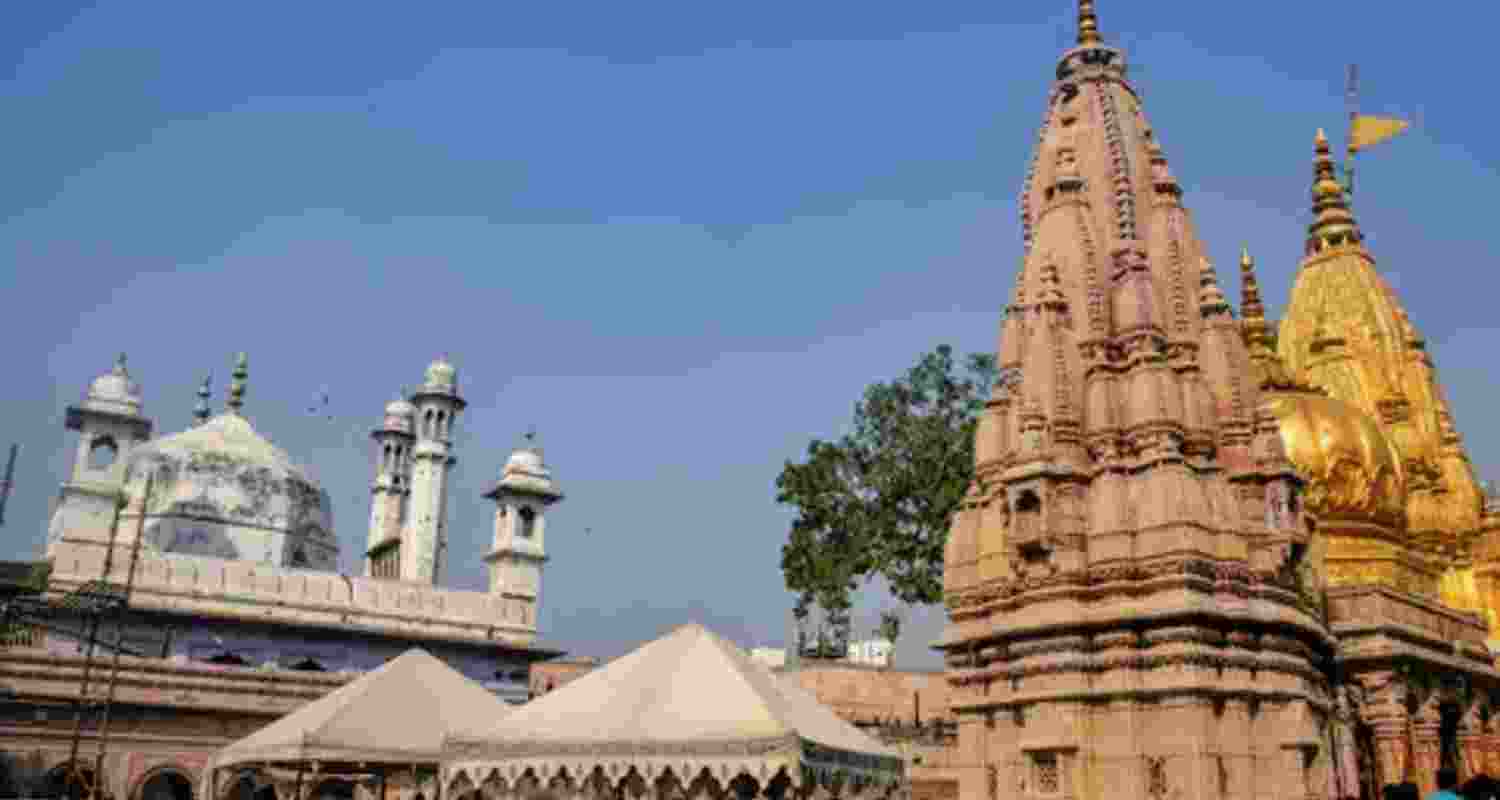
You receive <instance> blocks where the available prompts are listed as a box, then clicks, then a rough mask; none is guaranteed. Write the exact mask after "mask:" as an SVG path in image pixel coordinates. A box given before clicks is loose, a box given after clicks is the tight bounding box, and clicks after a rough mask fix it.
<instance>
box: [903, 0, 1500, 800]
mask: <svg viewBox="0 0 1500 800" xmlns="http://www.w3.org/2000/svg"><path fill="white" fill-rule="evenodd" d="M1127 74H1128V73H1127V63H1126V55H1125V53H1124V52H1123V51H1122V50H1120V49H1119V48H1116V47H1112V46H1110V45H1108V44H1106V43H1105V41H1104V39H1103V38H1102V37H1101V35H1100V33H1099V28H1098V19H1097V16H1096V13H1095V8H1094V3H1093V2H1092V0H1080V2H1079V3H1078V36H1077V44H1076V46H1074V47H1072V48H1071V49H1069V50H1067V51H1066V52H1065V53H1063V55H1062V57H1061V59H1060V61H1059V63H1058V65H1057V69H1056V80H1055V82H1054V83H1053V85H1052V88H1051V90H1050V92H1049V93H1048V96H1047V104H1046V114H1045V116H1044V121H1043V123H1042V130H1041V132H1040V134H1039V137H1038V145H1037V147H1036V150H1035V153H1034V155H1033V157H1032V161H1031V164H1030V167H1029V168H1028V170H1027V172H1026V178H1025V181H1024V185H1023V187H1022V191H1021V197H1020V212H1021V225H1022V234H1023V237H1022V238H1023V248H1024V253H1023V257H1022V259H1021V266H1020V269H1019V272H1018V274H1017V276H1016V279H1015V288H1014V294H1013V297H1012V300H1011V302H1010V305H1009V306H1008V307H1007V308H1006V309H1005V316H1004V321H1003V323H1002V325H1001V333H1000V347H999V361H1000V367H1001V369H1002V376H1003V377H1002V378H1001V380H1000V382H999V383H998V384H997V386H996V391H995V392H994V395H993V397H992V398H991V400H990V401H989V402H988V404H987V406H986V408H985V410H984V413H983V416H982V418H981V421H980V423H979V426H978V429H977V432H976V442H975V465H976V478H975V480H974V482H973V484H972V486H971V489H970V491H969V492H968V495H967V497H966V498H965V501H964V503H963V506H962V509H961V511H960V512H959V514H958V515H957V516H956V518H955V520H954V523H953V525H952V528H951V531H950V535H949V538H948V542H947V549H946V551H945V575H944V580H945V602H946V604H947V608H948V614H949V622H948V626H947V629H946V632H945V635H944V638H943V641H942V642H941V645H940V646H941V648H942V649H943V650H944V652H945V657H946V660H947V678H948V682H949V685H950V698H951V704H952V711H953V713H954V715H955V716H956V718H957V721H958V737H957V744H956V747H954V748H953V749H952V750H950V751H948V752H946V753H945V757H944V759H943V763H942V764H941V765H939V764H936V763H933V764H931V765H930V766H931V767H932V769H931V771H930V772H929V774H927V775H925V776H917V775H915V774H914V777H918V778H920V780H919V781H918V782H925V783H926V784H927V785H928V787H929V788H931V787H940V786H941V784H942V781H943V780H948V781H951V786H950V787H949V789H948V790H947V791H939V790H937V789H933V790H932V791H931V792H929V793H926V794H923V793H922V792H919V794H920V795H921V796H956V797H961V798H965V799H966V800H967V799H968V798H984V797H988V798H995V797H1018V798H1019V797H1024V798H1064V797H1066V798H1075V799H1076V800H1091V799H1092V798H1101V797H1140V798H1147V797H1149V798H1208V797H1214V798H1220V797H1229V798H1252V797H1273V796H1274V797H1309V798H1314V797H1315V798H1325V797H1327V798H1347V797H1378V796H1379V795H1380V789H1381V787H1383V786H1385V785H1388V784H1393V783H1401V782H1405V781H1411V782H1415V783H1417V784H1419V785H1420V786H1421V787H1422V789H1423V790H1424V791H1427V790H1431V789H1432V788H1433V786H1434V778H1435V773H1436V771H1437V769H1438V767H1439V766H1440V765H1441V766H1449V767H1453V768H1455V769H1457V770H1458V771H1459V773H1460V776H1461V778H1463V777H1467V776H1469V775H1473V774H1476V773H1478V772H1481V771H1483V772H1486V773H1488V774H1490V775H1495V774H1500V731H1497V729H1496V724H1497V721H1496V720H1495V716H1496V715H1495V713H1494V712H1495V710H1496V709H1497V708H1500V672H1497V671H1496V668H1495V657H1494V646H1495V644H1497V641H1496V640H1497V638H1500V636H1497V627H1496V625H1497V620H1496V611H1497V609H1500V503H1497V502H1496V499H1495V498H1494V497H1491V496H1487V494H1486V492H1485V491H1483V490H1482V489H1481V488H1480V485H1479V483H1478V482H1477V481H1476V479H1475V476H1474V470H1473V468H1472V466H1471V464H1470V462H1469V459H1468V456H1467V455H1466V453H1465V450H1464V446H1463V442H1462V439H1461V438H1460V436H1459V434H1458V430H1457V427H1456V425H1455V422H1454V420H1453V418H1452V415H1451V413H1450V412H1449V410H1448V406H1447V403H1446V400H1445V399H1444V397H1443V392H1442V389H1441V385H1440V383H1439V382H1438V377H1437V373H1436V370H1435V367H1434V364H1433V361H1432V358H1431V356H1430V355H1429V353H1428V352H1427V349H1426V344H1425V341H1424V340H1423V338H1422V336H1421V334H1420V333H1418V332H1417V328H1416V325H1415V323H1414V322H1413V321H1412V320H1411V319H1410V318H1409V317H1408V316H1407V314H1406V312H1405V310H1404V309H1403V307H1402V304H1401V301H1400V299H1399V298H1398V297H1397V295H1396V293H1395V291H1394V290H1393V289H1392V287H1391V286H1390V285H1389V284H1388V283H1387V282H1386V281H1385V280H1384V279H1383V278H1382V277H1381V274H1380V272H1379V270H1378V268H1377V266H1376V262H1375V258H1374V256H1373V254H1372V253H1371V251H1370V249H1369V248H1368V247H1367V245H1366V242H1365V239H1364V236H1363V234H1362V232H1361V229H1360V227H1359V225H1358V223H1357V222H1356V219H1355V216H1354V214H1353V211H1352V210H1351V207H1350V205H1349V202H1348V197H1347V194H1346V190H1345V187H1344V186H1343V185H1342V184H1341V183H1340V182H1339V180H1338V179H1337V178H1336V174H1335V173H1336V166H1335V163H1334V161H1333V158H1332V156H1331V154H1330V147H1329V143H1328V140H1327V137H1326V136H1325V135H1324V134H1323V133H1322V132H1321V131H1319V132H1318V134H1317V136H1316V137H1315V141H1314V162H1313V163H1314V169H1313V181H1312V216H1313V219H1312V222H1311V224H1310V226H1309V228H1308V229H1307V232H1306V237H1305V248H1304V255H1303V258H1302V261H1301V264H1300V267H1299V269H1298V271H1297V274H1296V279H1295V283H1294V285H1293V286H1292V288H1291V295H1290V301H1289V303H1288V304H1287V306H1286V309H1285V313H1284V316H1283V317H1282V318H1281V320H1280V321H1279V322H1277V321H1273V320H1271V319H1268V318H1267V316H1266V311H1265V306H1264V302H1263V300H1262V297H1261V291H1260V286H1259V283H1258V282H1257V280H1256V275H1255V265H1254V262H1253V260H1252V259H1251V257H1250V254H1249V253H1248V252H1245V253H1244V254H1243V255H1242V257H1241V264H1240V272H1241V281H1242V286H1243V291H1242V302H1241V305H1240V308H1239V311H1238V314H1236V313H1235V311H1234V310H1233V309H1232V307H1231V305H1230V303H1229V302H1228V301H1227V299H1226V298H1225V295H1224V292H1223V291H1222V290H1221V289H1220V288H1219V283H1218V277H1217V273H1216V271H1215V269H1214V267H1213V265H1212V264H1211V263H1210V262H1209V260H1208V258H1207V251H1206V248H1205V247H1204V245H1203V243H1202V242H1201V241H1200V239H1199V238H1198V235H1197V233H1196V231H1195V229H1194V225H1193V220H1192V217H1191V215H1190V214H1189V212H1188V210H1187V208H1186V206H1185V205H1184V203H1183V191H1182V187H1181V185H1180V184H1179V183H1178V181H1177V179H1176V178H1175V176H1174V175H1173V173H1172V170H1171V168H1170V167H1169V165H1168V160H1167V157H1166V154H1165V151H1164V149H1163V147H1162V139H1161V137H1160V136H1159V135H1158V134H1157V131H1156V130H1155V129H1154V128H1153V127H1152V125H1151V123H1150V121H1149V120H1148V118H1147V116H1146V113H1145V110H1144V108H1143V105H1142V102H1141V99H1140V95H1139V93H1138V91H1137V90H1136V88H1135V87H1134V86H1133V85H1132V84H1131V82H1130V80H1129V78H1128V77H1127ZM1351 149H1352V148H1351Z"/></svg>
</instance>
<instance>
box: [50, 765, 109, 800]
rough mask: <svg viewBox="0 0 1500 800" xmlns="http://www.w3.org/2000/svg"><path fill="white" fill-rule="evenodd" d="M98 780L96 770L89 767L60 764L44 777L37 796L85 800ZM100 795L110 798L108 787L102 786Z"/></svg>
mask: <svg viewBox="0 0 1500 800" xmlns="http://www.w3.org/2000/svg"><path fill="white" fill-rule="evenodd" d="M97 779H98V778H97V776H95V774H94V770H93V769H91V768H89V767H87V766H84V765H81V764H78V765H76V768H75V764H72V763H65V764H58V765H57V766H55V767H53V768H52V769H50V770H48V771H47V774H46V775H44V776H42V781H41V786H40V787H39V790H38V792H37V795H38V796H39V797H43V798H48V800H84V798H86V797H88V795H89V790H90V789H91V788H92V787H93V786H94V785H95V781H96V780H97ZM99 794H100V796H102V797H105V798H108V797H109V792H108V786H107V785H101V786H100V792H99Z"/></svg>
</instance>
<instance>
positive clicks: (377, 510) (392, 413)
mask: <svg viewBox="0 0 1500 800" xmlns="http://www.w3.org/2000/svg"><path fill="white" fill-rule="evenodd" d="M416 416H417V407H416V406H414V405H412V404H411V403H410V402H408V401H407V400H406V399H405V398H404V397H403V398H398V399H396V400H395V401H393V402H391V403H390V404H389V405H387V406H386V407H385V419H384V421H383V422H381V425H380V427H379V428H376V429H375V430H374V431H372V432H371V433H370V438H372V439H374V440H375V445H376V448H377V449H376V452H375V457H376V459H377V461H376V466H375V483H374V484H373V485H372V486H371V487H370V493H371V500H370V539H369V545H368V547H367V548H366V550H365V575H367V576H369V577H371V578H400V577H401V527H402V524H403V523H404V522H405V520H406V504H407V500H408V498H409V497H410V495H411V458H412V445H413V444H414V443H415V442H416V438H417V437H416V433H415V427H416Z"/></svg>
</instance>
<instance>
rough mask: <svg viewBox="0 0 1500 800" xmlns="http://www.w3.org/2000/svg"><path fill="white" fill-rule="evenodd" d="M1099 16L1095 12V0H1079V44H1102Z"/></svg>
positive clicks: (1081, 45) (1084, 45) (1082, 45)
mask: <svg viewBox="0 0 1500 800" xmlns="http://www.w3.org/2000/svg"><path fill="white" fill-rule="evenodd" d="M1103 41H1104V40H1103V39H1101V38H1100V37H1099V17H1097V16H1096V15H1095V14H1094V0H1078V46H1079V47H1087V46H1089V45H1094V44H1102V43H1103Z"/></svg>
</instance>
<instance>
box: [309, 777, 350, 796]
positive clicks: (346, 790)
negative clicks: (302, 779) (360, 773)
mask: <svg viewBox="0 0 1500 800" xmlns="http://www.w3.org/2000/svg"><path fill="white" fill-rule="evenodd" d="M307 800H354V783H353V782H352V781H349V780H346V779H344V778H324V779H323V780H321V781H318V782H317V783H316V784H315V785H314V786H313V787H312V791H311V792H308V795H307Z"/></svg>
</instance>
